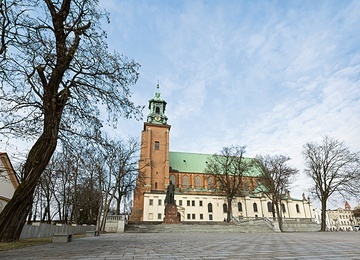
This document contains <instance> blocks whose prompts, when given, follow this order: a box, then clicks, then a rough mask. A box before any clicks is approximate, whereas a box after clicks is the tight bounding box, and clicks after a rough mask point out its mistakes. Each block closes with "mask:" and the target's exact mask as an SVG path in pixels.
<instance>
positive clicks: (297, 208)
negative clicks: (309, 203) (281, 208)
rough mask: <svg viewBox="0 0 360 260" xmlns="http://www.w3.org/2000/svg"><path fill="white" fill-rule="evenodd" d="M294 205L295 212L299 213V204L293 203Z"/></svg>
mask: <svg viewBox="0 0 360 260" xmlns="http://www.w3.org/2000/svg"><path fill="white" fill-rule="evenodd" d="M295 207H296V212H297V213H300V207H299V204H296V205H295Z"/></svg>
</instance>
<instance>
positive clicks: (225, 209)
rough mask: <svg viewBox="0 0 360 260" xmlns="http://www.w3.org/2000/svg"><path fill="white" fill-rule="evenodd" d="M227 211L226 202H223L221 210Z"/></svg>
mask: <svg viewBox="0 0 360 260" xmlns="http://www.w3.org/2000/svg"><path fill="white" fill-rule="evenodd" d="M227 211H228V209H227V204H226V203H224V204H223V212H224V213H227Z"/></svg>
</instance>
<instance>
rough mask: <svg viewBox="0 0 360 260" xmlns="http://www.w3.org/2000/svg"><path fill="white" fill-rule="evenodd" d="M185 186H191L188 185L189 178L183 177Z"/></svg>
mask: <svg viewBox="0 0 360 260" xmlns="http://www.w3.org/2000/svg"><path fill="white" fill-rule="evenodd" d="M183 185H184V186H188V185H189V184H188V177H187V176H184V177H183Z"/></svg>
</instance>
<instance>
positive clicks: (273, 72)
mask: <svg viewBox="0 0 360 260" xmlns="http://www.w3.org/2000/svg"><path fill="white" fill-rule="evenodd" d="M100 2H101V5H102V6H103V7H104V8H106V9H107V10H108V11H109V12H110V24H108V25H105V29H106V30H107V32H108V41H109V47H110V49H112V50H116V51H117V52H120V53H124V54H125V55H126V56H128V57H129V58H132V59H134V60H135V61H137V62H138V63H140V64H141V69H140V79H139V81H138V83H137V84H136V85H135V86H133V88H132V92H133V101H134V102H135V103H136V104H139V105H145V106H146V109H145V110H144V119H145V118H146V115H147V114H148V110H147V105H148V100H149V99H150V98H152V97H153V96H154V92H155V91H156V85H157V83H158V82H159V84H160V92H161V96H162V98H164V99H165V100H166V101H167V102H168V105H167V111H166V114H167V116H168V118H169V120H168V123H169V124H170V125H171V126H172V127H171V133H170V149H171V150H172V151H183V152H199V153H210V154H213V153H216V152H219V151H220V150H221V149H222V148H223V147H224V146H229V145H246V146H247V152H246V156H248V157H253V156H256V155H257V154H262V155H264V154H283V155H287V156H290V157H291V158H292V161H291V163H292V165H293V166H295V167H297V168H298V169H299V170H300V171H302V170H303V169H304V165H303V158H302V156H301V152H302V149H303V145H304V144H305V143H306V142H310V141H320V140H321V138H322V135H329V136H331V137H334V138H336V139H339V140H343V141H345V143H346V144H347V145H348V146H350V147H351V149H352V150H354V151H359V150H360V100H359V99H360V81H359V78H360V51H359V49H360V28H359V27H360V1H335V0H334V1H285V0H284V1H265V0H263V1H256V0H254V1H250V0H249V1H239V0H234V1H227V0H224V1H196V0H191V1H175V0H174V1H160V0H157V1H147V0H143V1H127V0H121V1H119V0H102V1H100ZM142 128H143V121H134V120H121V121H120V123H119V127H118V129H117V130H116V131H117V132H116V135H117V136H118V137H123V138H124V137H125V138H126V137H127V136H136V137H138V138H140V134H141V131H142ZM308 188H309V180H308V179H307V178H306V177H305V176H304V175H303V174H301V175H299V176H298V178H297V181H296V183H295V184H294V187H293V188H292V195H294V196H297V197H301V194H302V193H303V192H305V193H307V189H308ZM334 205H337V206H343V202H342V201H341V200H339V201H337V202H334ZM352 206H354V205H352Z"/></svg>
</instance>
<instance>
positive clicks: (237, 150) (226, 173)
mask: <svg viewBox="0 0 360 260" xmlns="http://www.w3.org/2000/svg"><path fill="white" fill-rule="evenodd" d="M244 153H245V147H244V146H230V147H224V148H223V149H222V150H221V152H220V154H214V155H213V156H212V157H210V158H209V160H208V163H207V167H206V172H207V173H208V174H212V175H213V176H214V178H215V182H216V184H215V185H216V186H217V188H218V190H220V192H221V193H222V194H225V196H226V200H227V221H230V220H231V216H232V200H233V198H234V196H235V195H236V194H238V193H240V191H241V188H242V187H243V175H244V173H245V172H246V171H247V170H248V168H249V167H250V162H249V160H247V159H246V158H244Z"/></svg>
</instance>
